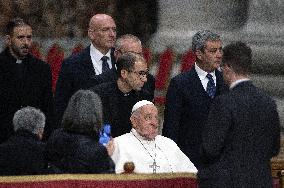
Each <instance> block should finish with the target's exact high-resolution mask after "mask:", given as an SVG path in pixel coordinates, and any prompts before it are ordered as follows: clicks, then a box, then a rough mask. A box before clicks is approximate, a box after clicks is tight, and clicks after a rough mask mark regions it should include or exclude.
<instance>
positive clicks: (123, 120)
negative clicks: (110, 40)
mask: <svg viewBox="0 0 284 188" xmlns="http://www.w3.org/2000/svg"><path fill="white" fill-rule="evenodd" d="M117 72H118V79H117V80H116V81H115V82H108V83H103V84H100V85H97V86H95V87H93V88H91V90H92V91H94V92H95V93H97V94H98V95H99V96H100V97H101V99H102V103H103V120H104V123H109V124H110V125H111V128H112V130H111V135H112V137H116V136H120V135H122V134H125V133H127V132H129V131H130V130H131V123H130V119H129V118H130V115H131V109H132V107H133V105H134V104H135V103H136V102H138V101H140V100H143V99H146V100H152V96H151V94H149V93H148V92H147V90H141V88H142V87H143V86H144V83H145V82H147V75H148V67H147V63H146V61H145V59H144V58H143V57H142V56H141V55H139V54H136V53H131V52H130V53H125V54H124V55H122V56H121V57H119V58H118V60H117Z"/></svg>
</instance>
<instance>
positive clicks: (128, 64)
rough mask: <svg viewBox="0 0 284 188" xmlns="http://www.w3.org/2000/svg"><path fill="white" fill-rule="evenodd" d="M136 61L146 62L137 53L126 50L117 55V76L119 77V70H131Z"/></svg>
mask: <svg viewBox="0 0 284 188" xmlns="http://www.w3.org/2000/svg"><path fill="white" fill-rule="evenodd" d="M138 61H142V62H145V63H146V61H145V59H144V57H143V56H141V55H139V54H137V53H132V52H127V53H125V54H123V55H122V56H121V57H119V58H118V59H117V64H116V66H117V73H118V77H121V70H127V71H133V70H134V65H135V62H138Z"/></svg>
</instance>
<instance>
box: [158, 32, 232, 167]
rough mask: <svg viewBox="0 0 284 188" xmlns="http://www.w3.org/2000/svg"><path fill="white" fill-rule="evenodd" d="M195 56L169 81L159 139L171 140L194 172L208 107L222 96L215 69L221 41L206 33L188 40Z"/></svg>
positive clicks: (219, 79) (198, 159) (217, 72)
mask: <svg viewBox="0 0 284 188" xmlns="http://www.w3.org/2000/svg"><path fill="white" fill-rule="evenodd" d="M192 50H193V52H194V53H195V56H196V62H195V65H194V67H193V68H192V69H191V70H190V71H189V72H185V73H181V74H179V75H177V76H176V77H174V78H172V80H171V82H170V85H169V88H168V92H167V96H166V105H165V114H164V115H165V119H164V125H163V135H164V136H166V137H169V138H171V139H173V140H174V141H175V142H176V143H177V145H178V146H179V147H180V148H181V150H182V151H183V152H184V153H185V154H186V155H187V156H188V157H189V158H190V160H191V161H192V162H193V163H194V165H195V166H196V167H197V169H198V168H200V167H201V166H202V161H201V159H200V155H199V147H200V143H201V132H202V129H203V126H204V124H205V122H206V120H207V115H208V112H209V107H210V104H211V102H212V100H213V99H214V97H215V96H217V95H219V94H221V93H223V92H225V91H226V90H227V87H225V85H224V83H223V78H222V75H221V72H219V71H218V70H217V69H218V68H219V66H220V63H221V58H222V41H221V38H220V36H219V35H218V34H216V33H213V32H211V31H208V30H204V31H199V32H197V33H196V34H195V35H194V36H193V38H192Z"/></svg>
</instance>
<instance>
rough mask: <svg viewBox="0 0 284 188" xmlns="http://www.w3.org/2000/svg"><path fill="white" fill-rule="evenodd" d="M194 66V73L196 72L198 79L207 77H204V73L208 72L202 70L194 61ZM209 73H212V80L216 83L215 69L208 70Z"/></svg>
mask: <svg viewBox="0 0 284 188" xmlns="http://www.w3.org/2000/svg"><path fill="white" fill-rule="evenodd" d="M194 66H195V70H196V73H197V75H198V77H199V79H200V80H204V79H207V78H206V75H207V74H208V72H206V71H204V70H202V69H201V68H200V67H199V66H198V65H197V64H196V62H195V64H194ZM209 74H211V75H212V77H213V80H214V81H215V83H216V75H215V70H214V71H213V72H210V73H209Z"/></svg>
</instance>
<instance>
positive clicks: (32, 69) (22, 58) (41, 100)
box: [0, 18, 54, 143]
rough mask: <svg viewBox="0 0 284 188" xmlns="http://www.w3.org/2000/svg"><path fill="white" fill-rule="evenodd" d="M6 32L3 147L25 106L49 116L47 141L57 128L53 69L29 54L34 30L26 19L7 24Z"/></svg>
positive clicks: (0, 75)
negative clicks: (53, 92)
mask: <svg viewBox="0 0 284 188" xmlns="http://www.w3.org/2000/svg"><path fill="white" fill-rule="evenodd" d="M5 32H6V36H5V37H6V38H5V39H6V48H5V50H4V51H3V52H1V54H0V88H1V90H0V122H1V123H0V143H2V142H3V141H5V140H6V139H7V138H9V137H10V136H11V135H12V134H13V132H14V131H13V124H12V119H13V115H14V113H15V112H16V111H17V110H19V109H21V108H22V107H25V106H33V107H35V108H38V109H40V110H41V111H42V112H43V113H44V114H45V115H46V117H47V119H46V127H45V129H44V138H47V137H48V136H49V134H50V133H51V131H52V130H53V126H54V124H53V123H52V118H53V114H54V103H53V97H52V89H51V71H50V67H49V65H48V64H47V63H45V62H43V61H41V60H39V59H36V58H35V57H33V56H32V55H31V54H30V47H31V45H32V28H31V26H30V25H29V24H27V23H26V22H25V21H24V20H23V19H21V18H15V19H13V20H11V21H10V22H8V24H7V26H6V31H5Z"/></svg>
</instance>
